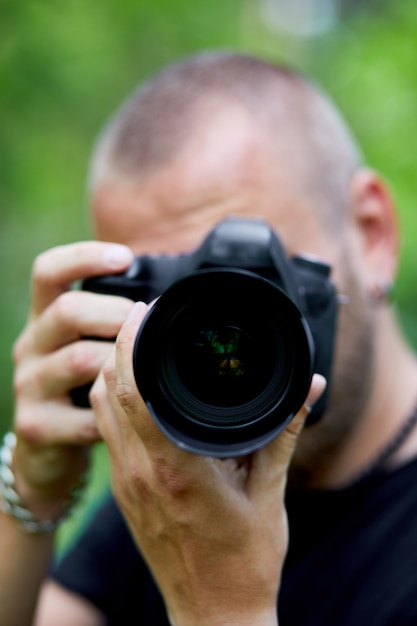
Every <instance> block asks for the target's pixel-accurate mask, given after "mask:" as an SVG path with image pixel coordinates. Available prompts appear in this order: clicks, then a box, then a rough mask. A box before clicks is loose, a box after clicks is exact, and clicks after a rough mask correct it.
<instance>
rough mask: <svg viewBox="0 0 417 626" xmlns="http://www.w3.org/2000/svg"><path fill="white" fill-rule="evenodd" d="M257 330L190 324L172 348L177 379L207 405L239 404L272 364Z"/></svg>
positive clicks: (266, 377)
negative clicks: (179, 340) (191, 326)
mask: <svg viewBox="0 0 417 626" xmlns="http://www.w3.org/2000/svg"><path fill="white" fill-rule="evenodd" d="M262 344H263V342H262V341H261V340H260V337H259V333H256V334H255V333H253V332H251V331H250V330H249V331H248V330H242V329H241V328H239V327H236V326H231V325H227V324H219V325H218V326H216V327H214V328H213V327H212V326H210V327H207V328H201V327H200V328H197V329H196V328H194V329H193V328H191V329H189V330H188V332H187V333H186V336H185V337H184V336H183V337H182V341H181V343H180V344H179V345H177V349H176V350H175V361H176V366H177V372H178V381H180V382H181V384H182V385H183V386H184V388H185V389H186V390H187V392H189V393H190V394H192V395H193V396H194V397H195V398H196V399H198V400H199V401H201V402H204V403H207V404H209V405H211V406H213V405H216V406H218V407H232V406H241V405H243V404H245V403H247V402H250V401H251V400H253V399H254V398H255V397H256V396H257V395H258V394H260V393H261V392H262V391H263V389H264V388H265V386H266V385H267V384H268V383H269V381H270V379H271V376H273V371H274V369H275V367H276V363H275V361H276V354H277V353H276V351H274V353H273V355H272V354H271V352H270V351H269V350H266V349H265V348H264V347H263V345H262Z"/></svg>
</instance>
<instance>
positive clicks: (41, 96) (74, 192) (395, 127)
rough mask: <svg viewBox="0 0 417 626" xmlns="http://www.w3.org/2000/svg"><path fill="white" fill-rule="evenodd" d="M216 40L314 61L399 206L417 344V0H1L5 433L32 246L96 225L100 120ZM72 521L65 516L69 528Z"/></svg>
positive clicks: (405, 306)
mask: <svg viewBox="0 0 417 626" xmlns="http://www.w3.org/2000/svg"><path fill="white" fill-rule="evenodd" d="M218 47H221V48H229V49H237V50H242V51H246V52H251V53H255V54H258V55H260V56H262V57H264V58H267V59H271V60H276V61H284V62H286V63H289V64H291V65H293V66H295V67H297V68H299V69H301V70H303V71H305V72H307V73H309V74H310V75H311V76H312V77H313V78H315V79H316V80H318V81H319V82H321V83H322V84H323V86H324V87H325V88H326V89H327V90H328V91H329V92H330V93H331V95H332V96H333V97H334V99H335V100H336V102H337V103H338V105H339V107H340V108H341V110H342V111H343V112H344V113H345V115H346V116H347V118H348V120H349V121H350V123H351V126H352V127H353V129H354V131H355V132H356V134H357V136H358V138H359V141H360V143H361V144H362V147H363V150H364V153H365V155H366V158H367V160H368V162H369V163H370V164H371V165H372V166H373V167H375V168H377V169H378V170H380V171H381V172H382V173H383V175H384V176H385V177H386V178H387V179H388V181H389V184H390V186H391V189H392V193H393V196H394V198H395V200H396V202H397V204H398V206H399V219H400V222H401V225H402V230H403V239H402V256H401V264H400V270H399V278H398V282H397V285H396V303H397V308H398V311H399V315H400V316H401V319H402V321H403V324H404V327H405V330H406V333H407V334H408V335H409V337H410V338H411V340H412V341H413V343H414V344H415V345H417V323H416V321H415V320H416V319H417V317H416V313H417V287H416V285H415V279H416V275H417V270H416V269H415V267H416V259H417V250H416V246H415V242H414V240H415V237H416V235H417V231H416V227H417V216H416V212H415V210H414V194H415V178H416V176H415V174H416V166H415V161H416V156H417V150H416V148H417V141H416V128H415V121H416V119H417V89H416V85H417V3H414V2H396V1H394V0H391V1H388V0H385V1H383V0H373V1H370V0H369V1H368V2H366V1H365V0H363V1H362V2H359V1H354V0H350V1H349V0H345V1H343V0H339V1H338V0H241V1H238V0H211V1H210V2H196V1H192V0H159V2H155V1H154V2H152V0H100V1H98V0H89V1H88V2H85V0H66V2H62V1H61V2H60V1H59V0H58V1H57V2H53V3H51V2H46V1H41V0H24V1H23V0H21V1H20V2H19V1H17V2H16V0H14V1H12V0H2V2H1V6H0V103H1V104H0V107H1V109H0V110H1V125H0V262H1V273H0V281H1V282H0V287H1V300H0V321H1V323H0V371H1V376H0V393H1V398H2V407H1V412H0V432H3V431H4V430H5V429H7V428H8V426H9V424H10V420H11V416H12V408H13V403H12V394H11V385H12V370H11V358H10V353H11V347H12V344H13V341H14V338H15V337H16V336H17V334H18V333H19V331H20V329H21V328H22V326H23V324H24V321H25V316H26V310H27V305H28V286H29V275H30V267H31V262H32V259H33V257H34V256H35V255H36V254H38V253H39V252H41V251H42V250H44V249H46V248H49V247H51V246H54V245H57V244H62V243H66V242H70V241H74V240H77V239H85V238H89V237H90V231H89V220H88V212H87V206H88V200H87V197H86V193H85V175H86V171H87V167H88V160H89V154H90V150H91V147H92V144H93V142H94V139H95V137H96V135H97V133H98V131H99V130H100V128H101V126H102V125H103V123H104V122H105V121H106V119H107V118H108V116H109V114H110V113H111V112H112V111H113V110H114V108H115V107H116V106H117V105H118V104H119V103H120V101H121V100H122V99H123V98H124V97H125V96H126V95H127V94H128V93H129V92H130V91H131V90H132V89H133V88H134V87H135V86H136V85H137V83H138V82H139V81H141V80H142V79H143V78H144V77H146V76H147V75H149V74H150V73H152V72H154V71H155V70H157V69H159V68H160V67H162V66H163V65H165V64H166V63H168V62H171V61H173V60H174V59H177V58H178V57H182V56H185V55H188V54H190V53H193V52H196V51H199V50H203V49H209V48H218ZM57 419H59V416H58V415H57ZM96 459H97V461H96V463H95V464H94V468H95V470H94V478H93V482H92V487H91V490H92V491H93V492H94V491H97V490H100V489H101V488H102V487H103V486H104V485H105V483H106V481H107V473H106V461H105V457H104V452H103V450H101V451H100V450H99V451H98V453H97V455H96ZM84 514H85V513H83V511H81V512H80V514H79V515H80V516H82V515H84ZM76 523H77V520H75V521H74V522H71V523H70V524H69V525H67V526H66V527H64V529H63V531H62V535H63V537H64V539H65V537H66V536H69V534H70V533H71V532H72V528H73V525H74V524H76ZM64 539H63V542H64Z"/></svg>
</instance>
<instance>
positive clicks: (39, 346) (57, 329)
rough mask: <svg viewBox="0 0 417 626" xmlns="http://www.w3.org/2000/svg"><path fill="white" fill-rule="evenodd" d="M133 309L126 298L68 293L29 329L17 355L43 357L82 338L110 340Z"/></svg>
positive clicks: (80, 292) (78, 292)
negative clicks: (40, 355) (25, 354)
mask: <svg viewBox="0 0 417 626" xmlns="http://www.w3.org/2000/svg"><path fill="white" fill-rule="evenodd" d="M132 306H133V303H132V301H131V300H129V299H127V298H122V297H118V296H105V295H97V294H95V293H89V292H86V291H67V292H65V293H63V294H61V295H60V296H58V298H56V299H55V300H54V302H52V304H51V305H50V306H49V307H47V308H46V309H45V310H44V311H43V312H42V313H41V315H40V316H39V317H38V318H37V319H36V321H34V322H32V324H30V325H29V327H28V330H27V332H26V333H25V334H24V336H23V337H22V339H21V341H20V346H19V348H20V351H21V352H23V353H27V354H31V353H35V354H45V353H48V352H50V351H52V350H56V349H57V348H60V347H61V346H64V345H65V344H67V343H70V342H73V341H77V340H78V339H81V338H83V337H102V338H105V339H113V338H115V337H116V336H117V333H118V332H119V330H120V327H121V325H122V323H123V322H124V320H125V319H126V317H127V315H128V313H129V311H130V309H131V308H132Z"/></svg>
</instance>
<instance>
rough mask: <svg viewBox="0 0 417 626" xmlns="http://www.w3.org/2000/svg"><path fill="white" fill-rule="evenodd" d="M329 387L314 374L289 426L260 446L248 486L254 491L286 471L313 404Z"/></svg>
mask: <svg viewBox="0 0 417 626" xmlns="http://www.w3.org/2000/svg"><path fill="white" fill-rule="evenodd" d="M325 388H326V379H325V378H324V377H323V376H321V375H320V374H314V376H313V378H312V381H311V386H310V390H309V393H308V395H307V398H306V400H305V402H304V404H303V406H302V407H301V409H300V410H299V412H298V413H297V415H295V417H294V419H293V420H291V422H290V423H289V425H288V426H287V427H286V429H285V430H284V431H283V432H282V433H280V434H279V435H278V436H277V437H276V438H275V439H274V440H273V441H271V443H269V444H268V445H267V446H265V447H264V448H262V449H261V450H258V451H257V452H256V453H255V454H254V455H253V457H252V460H251V472H250V475H249V483H248V489H249V491H252V493H253V494H254V495H256V493H257V492H258V491H259V490H265V489H269V488H271V484H272V483H274V482H275V481H276V479H277V478H278V479H280V478H281V477H282V475H283V474H286V472H287V470H288V466H289V464H290V461H291V457H292V454H293V452H294V449H295V446H296V443H297V439H298V436H299V434H300V432H301V430H302V428H303V426H304V423H305V420H306V418H307V416H308V414H309V413H310V410H311V406H312V405H313V404H314V403H315V402H316V401H317V400H318V398H319V397H320V396H321V395H322V393H323V391H324V389H325Z"/></svg>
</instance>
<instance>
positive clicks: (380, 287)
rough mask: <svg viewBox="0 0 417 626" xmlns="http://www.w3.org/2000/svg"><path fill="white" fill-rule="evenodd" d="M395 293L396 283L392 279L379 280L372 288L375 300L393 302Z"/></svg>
mask: <svg viewBox="0 0 417 626" xmlns="http://www.w3.org/2000/svg"><path fill="white" fill-rule="evenodd" d="M393 293H394V283H393V281H392V280H387V281H384V282H383V281H379V282H378V283H376V284H375V285H374V287H373V289H372V296H373V298H374V300H375V302H387V303H388V302H391V301H392V297H393Z"/></svg>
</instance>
